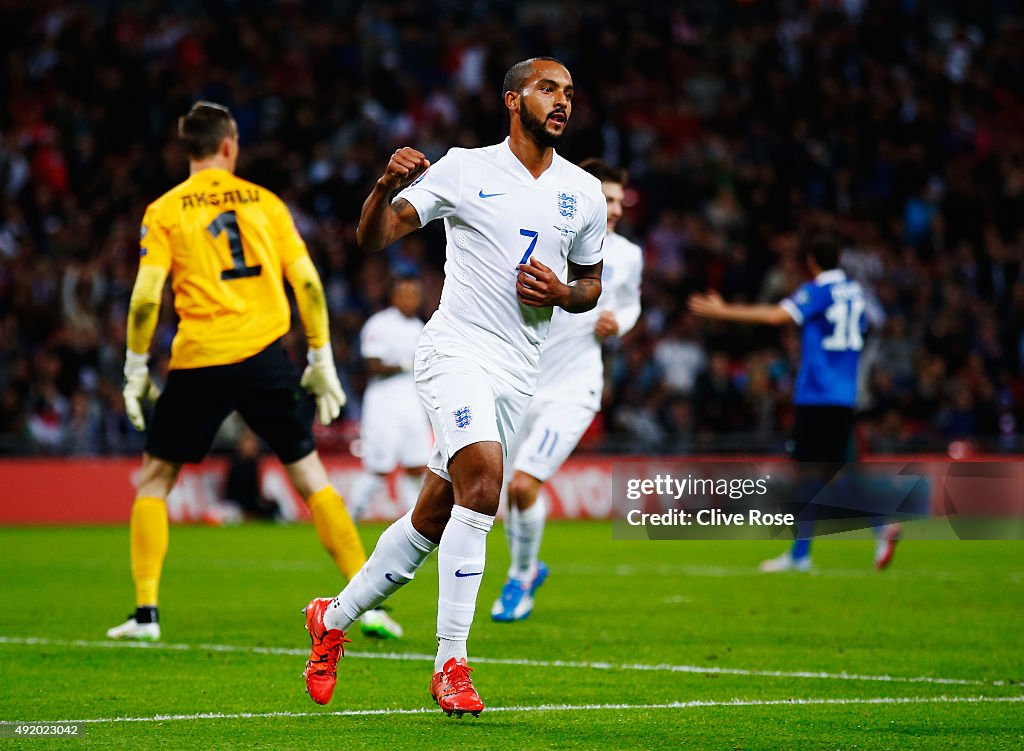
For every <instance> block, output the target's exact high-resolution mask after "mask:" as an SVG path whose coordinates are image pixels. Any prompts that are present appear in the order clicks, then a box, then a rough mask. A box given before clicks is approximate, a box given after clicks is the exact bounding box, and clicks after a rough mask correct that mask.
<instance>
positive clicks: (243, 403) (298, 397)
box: [146, 340, 316, 464]
mask: <svg viewBox="0 0 1024 751" xmlns="http://www.w3.org/2000/svg"><path fill="white" fill-rule="evenodd" d="M234 410H238V413H239V414H240V415H241V416H242V419H244V420H245V422H246V423H247V424H248V425H249V427H250V428H252V430H253V432H254V433H256V435H258V436H259V437H260V438H262V439H263V440H264V441H265V442H266V443H267V445H268V446H270V448H271V449H272V450H273V451H274V453H275V454H277V457H278V458H279V459H280V460H281V462H282V463H284V464H291V463H292V462H296V461H298V460H299V459H302V458H304V457H305V456H307V455H309V454H310V453H311V452H312V451H313V449H314V448H316V446H315V444H314V443H313V417H314V415H315V413H316V402H315V401H314V400H313V397H312V396H310V395H309V394H308V393H307V392H306V391H305V390H304V389H302V388H301V387H300V386H299V374H298V372H297V371H296V369H295V367H294V366H293V365H292V363H291V361H289V359H288V356H287V355H286V354H285V351H284V347H283V346H281V341H280V340H278V341H276V342H274V343H273V344H271V345H270V346H269V347H267V348H266V349H264V350H263V351H262V352H258V353H257V354H255V355H253V356H252V357H250V358H248V359H246V360H242V362H238V363H232V364H231V365H213V366H210V367H206V368H189V369H187V370H172V371H170V373H169V374H168V375H167V386H166V387H165V388H164V391H163V393H162V394H160V398H159V399H157V401H156V407H155V408H154V410H153V419H152V422H151V424H150V427H149V435H148V437H147V439H146V452H147V453H149V454H151V455H153V456H155V457H157V458H158V459H163V460H165V461H168V462H176V463H179V462H199V461H202V460H203V457H205V456H206V454H207V452H208V451H209V450H210V445H211V444H212V443H213V439H214V436H215V435H216V434H217V429H218V428H220V425H221V423H222V422H224V418H226V417H227V416H228V415H229V414H231V412H233V411H234Z"/></svg>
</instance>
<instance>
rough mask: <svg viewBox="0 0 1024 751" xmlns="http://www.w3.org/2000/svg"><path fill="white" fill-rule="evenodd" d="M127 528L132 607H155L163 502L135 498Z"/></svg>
mask: <svg viewBox="0 0 1024 751" xmlns="http://www.w3.org/2000/svg"><path fill="white" fill-rule="evenodd" d="M129 529H130V535H131V550H132V580H133V581H134V582H135V604H136V605H137V606H139V607H142V606H143V605H156V604H157V594H158V593H159V590H160V570H161V569H162V568H163V565H164V556H165V555H167V503H166V502H165V501H164V499H163V498H151V497H146V496H141V497H139V498H136V499H135V504H134V505H133V506H132V518H131V524H130V526H129Z"/></svg>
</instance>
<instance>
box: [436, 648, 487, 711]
mask: <svg viewBox="0 0 1024 751" xmlns="http://www.w3.org/2000/svg"><path fill="white" fill-rule="evenodd" d="M472 670H473V668H471V667H469V666H468V665H467V664H466V660H465V658H460V659H456V658H454V657H452V658H451V659H450V660H448V662H446V663H445V664H444V665H443V666H442V667H441V672H440V673H434V677H433V678H432V679H431V680H430V696H431V697H432V698H433V699H434V701H436V702H437V705H438V706H439V707H441V709H442V710H443V711H444V713H445V714H446V715H448V716H449V717H451V716H452V714H453V713H454V714H455V716H456V717H458V718H459V719H462V715H463V714H464V713H466V712H469V713H470V714H472V715H473V716H474V717H479V716H480V713H481V712H483V711H484V702H483V699H481V698H480V694H478V693H477V692H476V689H475V688H473V681H472V679H471V678H470V677H469V674H470V673H471V672H472Z"/></svg>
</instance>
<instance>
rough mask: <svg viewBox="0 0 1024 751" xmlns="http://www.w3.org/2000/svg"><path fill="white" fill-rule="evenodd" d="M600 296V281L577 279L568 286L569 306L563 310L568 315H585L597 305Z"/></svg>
mask: <svg viewBox="0 0 1024 751" xmlns="http://www.w3.org/2000/svg"><path fill="white" fill-rule="evenodd" d="M600 296H601V280H600V279H590V278H584V279H577V280H576V281H574V282H573V283H572V284H570V285H569V304H568V305H566V306H565V309H566V310H567V311H569V312H570V313H585V312H587V311H588V310H591V309H592V308H593V307H594V306H595V305H597V298H598V297H600Z"/></svg>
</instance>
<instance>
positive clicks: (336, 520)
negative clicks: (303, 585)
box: [306, 485, 366, 579]
mask: <svg viewBox="0 0 1024 751" xmlns="http://www.w3.org/2000/svg"><path fill="white" fill-rule="evenodd" d="M306 503H307V504H309V511H310V513H311V514H312V515H313V524H315V525H316V533H317V535H318V536H319V537H320V542H321V544H322V545H323V546H324V547H325V548H326V549H327V552H328V553H329V554H330V556H331V558H333V559H334V562H335V564H337V566H338V568H339V569H341V573H343V574H344V575H345V577H346V578H348V579H351V578H352V577H353V576H355V575H356V572H357V571H359V569H360V568H362V566H363V564H364V563H366V551H365V549H364V548H363V542H362V540H360V539H359V533H358V532H357V531H356V525H355V524H354V523H353V522H352V517H351V516H349V515H348V510H347V509H346V508H345V503H344V501H342V500H341V496H340V495H338V491H336V490H335V489H334V488H333V487H331V486H330V485H328V486H327V487H325V488H323V489H321V490H318V491H317V492H315V493H313V495H311V496H310V497H309V498H307V499H306Z"/></svg>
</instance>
